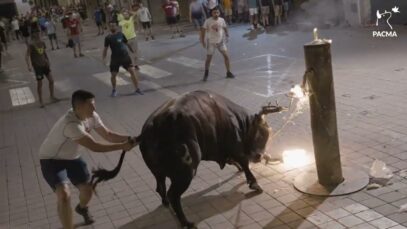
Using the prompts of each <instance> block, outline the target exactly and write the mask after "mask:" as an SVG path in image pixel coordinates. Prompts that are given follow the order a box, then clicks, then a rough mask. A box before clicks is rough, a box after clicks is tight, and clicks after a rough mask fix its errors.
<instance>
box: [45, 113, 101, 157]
mask: <svg viewBox="0 0 407 229" xmlns="http://www.w3.org/2000/svg"><path fill="white" fill-rule="evenodd" d="M100 126H103V122H102V120H101V119H100V117H99V115H98V114H97V113H96V112H94V113H93V117H92V118H88V119H86V120H82V121H81V120H79V119H78V117H77V116H76V115H75V113H74V112H73V110H72V109H70V110H68V112H67V113H66V114H65V115H64V116H62V117H61V118H60V119H59V120H58V121H57V122H56V123H55V124H54V126H53V127H52V129H51V131H50V132H49V133H48V136H47V137H46V138H45V140H44V142H43V143H42V145H41V147H40V150H39V158H40V159H60V160H73V159H76V158H78V157H80V155H81V154H80V153H79V149H80V145H79V144H78V143H76V142H75V140H78V139H81V138H82V137H83V136H85V135H87V134H89V133H90V131H91V130H92V129H95V128H98V127H100Z"/></svg>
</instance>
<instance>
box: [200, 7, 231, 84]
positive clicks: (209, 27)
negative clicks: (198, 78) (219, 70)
mask: <svg viewBox="0 0 407 229" xmlns="http://www.w3.org/2000/svg"><path fill="white" fill-rule="evenodd" d="M211 15H212V17H210V18H208V19H206V20H205V23H204V25H203V26H202V29H201V36H200V41H201V43H202V46H203V47H204V48H206V51H207V55H206V61H205V74H204V78H203V81H206V80H207V79H208V75H209V66H210V65H211V60H212V56H213V53H214V52H215V49H218V50H219V52H220V53H221V54H222V55H223V58H224V60H225V66H226V78H235V76H234V75H233V74H232V72H231V71H230V61H229V55H228V53H227V48H226V41H227V39H228V37H229V33H228V29H227V25H226V22H225V20H224V19H223V18H221V17H219V15H220V11H219V8H218V7H215V8H213V9H212V10H211ZM205 36H206V41H205Z"/></svg>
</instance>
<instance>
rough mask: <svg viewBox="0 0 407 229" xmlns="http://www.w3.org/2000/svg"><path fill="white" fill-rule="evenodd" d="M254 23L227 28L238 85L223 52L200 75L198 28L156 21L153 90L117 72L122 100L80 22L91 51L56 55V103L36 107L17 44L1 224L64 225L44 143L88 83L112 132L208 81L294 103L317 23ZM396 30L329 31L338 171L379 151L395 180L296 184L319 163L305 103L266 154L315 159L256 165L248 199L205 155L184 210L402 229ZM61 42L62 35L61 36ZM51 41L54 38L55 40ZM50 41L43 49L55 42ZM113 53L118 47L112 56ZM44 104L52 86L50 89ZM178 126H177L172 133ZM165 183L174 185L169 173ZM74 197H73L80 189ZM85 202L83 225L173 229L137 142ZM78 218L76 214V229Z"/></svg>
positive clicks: (150, 64) (0, 126)
mask: <svg viewBox="0 0 407 229" xmlns="http://www.w3.org/2000/svg"><path fill="white" fill-rule="evenodd" d="M247 28H248V26H247V25H234V26H232V27H231V28H230V34H231V37H230V42H229V43H228V48H229V51H230V55H231V61H232V72H233V73H234V74H235V75H236V79H225V74H226V71H225V68H224V65H223V59H222V57H221V56H220V55H219V54H216V55H215V57H214V59H213V66H212V68H211V69H210V74H209V80H208V81H207V82H202V81H201V79H202V76H203V63H204V60H205V50H204V49H203V48H202V47H201V45H200V44H199V42H198V35H197V33H195V32H193V31H192V29H190V28H189V29H188V30H189V32H188V33H187V36H186V37H185V38H177V39H169V37H170V35H168V30H166V29H165V28H164V27H161V26H159V27H156V28H155V29H156V40H155V41H149V42H145V41H144V39H143V37H142V36H139V49H140V53H141V57H142V61H141V63H140V67H141V70H140V72H141V84H140V87H141V88H142V90H144V91H145V95H143V96H140V95H137V96H135V95H131V92H132V91H133V87H132V85H131V81H130V78H129V77H128V76H127V75H126V74H125V73H121V75H120V80H119V81H118V85H119V86H118V92H119V96H118V97H116V98H111V97H110V92H111V86H110V76H109V75H110V73H109V72H108V71H109V70H108V67H107V66H106V65H105V64H104V63H103V62H102V60H101V56H102V49H103V37H101V36H99V37H97V36H95V34H96V33H97V31H96V30H95V29H94V28H91V27H90V26H86V27H85V33H84V36H83V52H84V54H85V57H82V58H73V53H72V50H70V49H66V48H63V49H60V50H56V51H51V50H48V55H49V57H50V59H51V69H52V72H53V75H54V78H55V81H56V84H55V87H56V96H58V97H60V98H62V101H60V102H58V103H49V102H46V103H47V104H46V107H45V108H44V109H40V108H39V105H38V101H37V97H36V82H35V80H34V76H33V74H32V73H30V72H28V71H27V70H26V64H25V62H24V55H25V49H24V46H23V45H22V44H21V43H19V42H14V43H12V44H11V45H10V47H9V51H8V53H5V54H4V55H3V59H4V69H5V71H4V72H3V73H0V228H41V229H42V228H61V226H60V223H59V220H58V216H57V210H56V198H55V195H54V194H53V192H52V190H51V189H50V188H49V186H48V185H47V184H46V183H45V181H44V179H43V177H42V175H41V171H40V166H39V159H38V148H39V146H40V144H41V143H42V141H43V140H44V138H45V136H46V134H47V133H48V131H49V129H50V128H51V127H52V125H53V124H54V123H55V121H56V120H57V119H58V118H59V117H60V116H61V115H62V114H63V113H64V112H65V111H66V110H67V109H69V107H70V100H69V99H70V95H71V93H72V92H73V91H74V90H76V89H79V88H82V89H86V90H90V91H92V92H94V93H95V95H96V106H97V110H98V113H99V114H100V115H101V117H102V119H103V121H104V122H105V124H106V125H107V126H109V127H110V128H111V129H114V130H117V131H121V132H124V133H129V134H131V135H138V134H139V132H140V130H141V127H142V125H143V123H144V121H145V120H146V118H147V117H148V116H149V114H150V113H151V112H152V111H153V110H155V109H156V107H157V106H159V105H160V104H162V103H163V102H164V101H166V100H168V99H170V98H172V97H176V96H178V95H181V94H183V93H186V92H189V91H193V90H197V89H209V90H212V91H214V92H217V93H220V94H222V95H224V96H226V97H228V98H230V99H231V100H233V101H235V102H236V103H238V104H240V105H242V106H244V107H246V108H247V109H249V110H250V111H252V112H258V111H259V109H260V106H261V105H265V104H267V103H268V102H272V103H274V102H275V101H278V102H279V104H281V105H284V106H288V104H289V102H290V101H289V98H287V97H286V96H285V94H286V93H287V92H288V91H289V89H290V87H291V86H292V85H294V84H298V83H300V82H301V80H302V76H303V73H304V70H305V66H304V57H303V56H304V54H303V45H304V44H305V43H307V42H309V41H311V39H312V32H311V31H312V29H311V28H304V27H301V26H296V25H293V24H291V25H289V26H281V27H280V28H278V29H276V28H272V29H271V31H269V32H265V31H259V32H257V33H253V32H250V31H249V30H247ZM395 29H396V30H397V32H398V36H399V37H398V38H387V39H383V38H372V32H371V29H370V28H330V29H322V30H321V31H320V36H321V37H326V38H331V39H333V44H332V57H333V60H332V61H333V71H334V81H335V94H336V105H337V117H338V131H339V138H340V139H339V141H340V149H341V160H342V165H343V166H347V167H353V168H356V169H358V170H361V171H365V172H368V171H369V168H370V166H371V164H372V162H373V161H374V160H375V159H379V160H381V161H384V162H385V163H386V164H387V166H388V167H389V168H390V169H391V170H392V171H393V172H394V174H395V175H394V177H393V178H392V180H391V183H392V184H391V185H387V186H385V187H382V188H379V189H375V190H362V191H360V192H357V193H354V194H351V195H346V196H340V197H331V198H322V197H314V196H309V195H306V194H302V193H300V192H298V191H296V190H295V189H294V187H293V185H292V182H293V180H294V178H295V177H296V176H297V175H299V174H300V173H301V172H303V171H305V170H307V169H309V168H314V167H315V163H314V162H313V160H312V159H313V147H312V137H311V129H310V117H309V108H308V107H307V106H305V108H304V109H303V110H302V113H297V114H293V113H292V112H285V113H281V114H273V115H270V116H269V117H268V120H269V124H270V125H271V126H272V127H273V129H274V130H275V131H276V132H277V130H280V129H281V128H282V127H284V128H283V129H281V131H278V135H276V136H275V137H274V138H273V144H272V146H271V147H270V148H269V153H270V154H271V155H272V157H274V158H281V154H282V152H283V151H284V150H287V149H304V150H306V152H307V156H308V158H310V159H311V160H310V161H308V163H306V164H304V165H302V166H301V167H290V166H287V165H286V164H284V163H281V164H276V165H274V164H273V165H272V164H268V165H265V164H264V163H262V164H253V165H252V170H253V172H254V174H255V176H256V177H257V179H258V181H259V184H260V185H261V186H262V188H263V189H264V192H263V193H262V194H260V195H254V196H253V195H251V191H250V189H249V188H248V186H247V185H246V184H245V178H244V175H243V174H241V173H236V168H234V167H232V166H229V167H226V168H225V169H224V170H220V169H219V166H218V165H217V164H216V163H213V162H202V163H201V164H200V167H199V170H198V172H197V176H196V177H195V178H194V180H193V182H192V184H191V186H190V187H189V189H188V190H187V192H185V193H184V195H183V199H182V203H183V205H184V210H185V213H186V215H187V217H188V218H189V219H190V220H192V221H194V222H196V223H197V225H198V228H219V229H226V228H251V229H256V228H273V229H274V228H275V229H280V228H281V229H283V228H329V229H336V228H360V229H369V228H379V229H386V228H392V229H401V228H407V213H401V212H399V208H400V206H401V205H403V204H407V180H406V179H405V178H403V177H402V176H400V173H399V172H400V171H401V170H404V169H407V116H406V115H405V111H406V110H407V104H406V103H404V102H403V101H405V100H407V90H406V89H407V77H406V72H407V69H406V53H407V46H406V45H405V44H406V36H407V28H406V26H404V27H396V28H395ZM60 40H61V41H64V40H65V38H64V37H63V36H60ZM46 42H48V40H46ZM47 44H48V43H47ZM109 55H110V54H109ZM44 95H45V96H44V98H46V100H45V101H48V100H47V99H48V90H47V89H46V87H45V85H44ZM168 134H171V133H168ZM119 153H120V152H112V153H107V154H98V153H91V152H87V151H84V153H83V155H84V158H85V160H86V161H87V162H89V166H90V168H96V167H98V166H101V167H104V168H108V169H111V168H113V167H114V166H115V165H116V163H117V160H118V158H119ZM167 182H169V181H168V180H167ZM72 190H74V191H73V196H74V197H73V198H72V199H73V203H72V204H73V205H76V204H77V199H78V198H77V191H76V190H75V189H74V188H73V189H72ZM90 210H91V212H92V213H93V215H94V216H95V218H96V222H95V224H94V225H92V226H81V227H80V228H96V229H102V228H122V229H127V228H178V227H179V226H178V223H177V221H176V219H175V217H174V216H173V215H172V214H171V211H169V210H168V209H166V208H164V207H162V206H161V200H160V198H159V196H158V194H157V193H156V192H155V179H154V177H153V176H152V174H151V173H150V170H149V169H148V168H147V167H146V165H145V163H144V161H143V159H142V157H141V155H140V152H139V150H138V148H137V149H134V150H132V153H130V154H127V156H126V159H125V162H124V165H123V168H122V170H121V172H120V173H119V175H118V177H117V178H115V179H113V180H111V181H109V182H106V183H103V184H101V185H99V186H98V195H97V196H94V198H93V199H92V201H91V205H90ZM81 222H82V218H81V217H79V216H78V215H75V223H77V224H78V225H79V224H80V223H81Z"/></svg>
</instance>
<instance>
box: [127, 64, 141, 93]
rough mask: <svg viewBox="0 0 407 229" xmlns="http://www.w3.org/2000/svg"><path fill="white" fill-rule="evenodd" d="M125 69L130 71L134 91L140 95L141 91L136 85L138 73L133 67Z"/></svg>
mask: <svg viewBox="0 0 407 229" xmlns="http://www.w3.org/2000/svg"><path fill="white" fill-rule="evenodd" d="M126 70H127V71H128V72H129V73H130V78H131V81H132V82H133V85H134V88H135V93H137V94H141V95H142V94H143V93H142V92H141V91H140V88H139V87H138V73H137V72H136V70H135V69H134V68H133V67H129V68H128V69H126Z"/></svg>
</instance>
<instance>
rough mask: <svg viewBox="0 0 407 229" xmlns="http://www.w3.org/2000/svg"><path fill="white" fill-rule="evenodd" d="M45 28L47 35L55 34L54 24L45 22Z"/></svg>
mask: <svg viewBox="0 0 407 229" xmlns="http://www.w3.org/2000/svg"><path fill="white" fill-rule="evenodd" d="M45 27H46V28H47V34H48V35H49V34H54V33H55V30H56V29H55V24H54V22H51V21H47V22H45Z"/></svg>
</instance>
